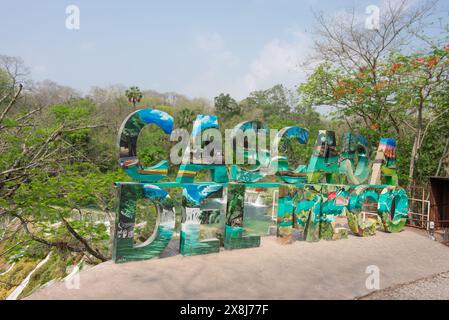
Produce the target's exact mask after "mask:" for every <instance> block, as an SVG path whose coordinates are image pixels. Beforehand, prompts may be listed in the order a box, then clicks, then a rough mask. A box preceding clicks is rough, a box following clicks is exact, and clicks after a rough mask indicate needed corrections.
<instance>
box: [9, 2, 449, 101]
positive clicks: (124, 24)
mask: <svg viewBox="0 0 449 320" xmlns="http://www.w3.org/2000/svg"><path fill="white" fill-rule="evenodd" d="M446 1H447V0H446ZM379 2H380V1H349V0H340V1H318V0H303V1H300V0H226V1H225V0H221V1H214V0H208V1H206V0H189V1H186V0H184V1H182V0H165V1H156V0H147V1H138V0H134V1H132V0H129V1H105V0H102V1H100V0H96V1H93V0H91V1H82V0H71V1H61V0H53V1H51V0H39V1H32V0H29V1H23V0H14V1H12V0H0V39H1V41H0V54H4V55H10V56H18V57H21V58H22V59H23V60H24V62H25V64H26V65H27V66H29V68H30V71H31V76H32V79H33V80H35V81H42V80H45V79H49V80H52V81H55V82H57V83H59V84H62V85H67V86H71V87H73V88H75V89H78V90H79V91H81V92H83V93H87V92H88V91H89V88H91V87H92V86H108V85H114V84H123V85H125V86H132V85H137V86H139V87H140V88H141V89H143V90H147V89H152V90H156V91H159V92H168V91H175V92H177V93H181V94H184V95H186V96H188V97H190V98H193V97H205V98H208V99H213V97H215V96H217V95H218V94H220V93H222V92H224V93H230V94H231V96H233V97H234V98H236V99H242V98H244V97H246V96H247V95H248V94H249V93H250V92H251V91H254V90H263V89H268V88H270V87H271V86H273V85H275V84H278V83H281V84H283V85H285V86H286V87H288V88H293V87H294V86H295V85H297V84H299V83H301V82H303V81H304V80H305V79H306V75H307V70H305V69H304V68H302V67H300V64H303V63H306V64H307V62H308V60H307V57H308V55H309V54H310V53H311V44H312V39H313V34H312V31H313V28H312V26H313V24H314V17H313V12H319V11H323V12H325V13H328V14H332V13H335V12H338V11H340V10H343V9H344V8H347V7H352V6H354V5H355V6H356V10H358V11H360V14H361V15H367V16H368V14H366V12H365V10H366V8H367V6H368V5H372V4H374V5H379ZM69 5H76V6H77V7H78V8H79V29H73V28H72V29H70V28H67V26H66V22H67V21H66V20H67V19H69V22H73V20H71V19H70V18H71V17H72V15H71V13H72V12H69V13H66V9H67V6H69Z"/></svg>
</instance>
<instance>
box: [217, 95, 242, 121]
mask: <svg viewBox="0 0 449 320" xmlns="http://www.w3.org/2000/svg"><path fill="white" fill-rule="evenodd" d="M214 107H215V112H216V114H217V116H219V117H220V118H223V120H226V119H229V118H231V117H232V116H235V115H238V114H240V112H241V109H240V106H239V104H238V103H237V101H235V100H234V99H233V98H231V96H230V95H229V94H224V93H221V94H220V95H219V96H218V97H215V98H214Z"/></svg>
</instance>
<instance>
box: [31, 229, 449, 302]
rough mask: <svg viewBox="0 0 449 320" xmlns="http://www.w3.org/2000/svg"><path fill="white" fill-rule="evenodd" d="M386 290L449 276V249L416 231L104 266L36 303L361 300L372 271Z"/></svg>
mask: <svg viewBox="0 0 449 320" xmlns="http://www.w3.org/2000/svg"><path fill="white" fill-rule="evenodd" d="M371 265H375V266H377V267H378V268H379V270H380V289H384V288H388V287H391V286H395V285H398V284H401V283H408V282H411V281H414V280H416V279H420V278H423V277H428V276H430V275H433V274H436V273H441V272H444V271H447V270H448V267H449V248H448V247H446V246H443V245H441V244H439V243H437V242H435V241H431V240H429V239H428V238H426V237H423V236H422V235H420V234H417V233H415V232H412V231H404V232H401V233H398V234H387V233H383V232H378V233H377V235H376V236H374V237H369V238H358V237H350V238H349V239H346V240H339V241H320V242H317V243H306V242H295V243H293V244H290V245H283V244H280V243H279V242H278V241H277V240H276V238H274V237H266V238H263V239H262V244H261V247H260V248H252V249H243V250H233V251H222V252H220V253H217V254H210V255H203V256H194V257H182V256H180V255H176V256H169V257H166V258H162V259H155V260H149V261H142V262H131V263H126V264H119V265H116V264H113V263H112V262H106V263H102V264H100V265H98V266H96V267H94V268H91V269H89V270H86V271H84V272H81V274H80V279H79V280H80V281H79V283H80V287H79V289H68V288H66V286H65V285H64V283H56V284H53V285H51V286H50V287H47V288H43V289H41V290H39V291H37V292H35V293H34V294H33V295H32V296H31V297H30V298H31V299H354V298H356V297H360V296H364V295H366V294H368V293H370V292H372V290H370V289H368V288H367V287H366V280H367V277H368V276H369V274H367V273H366V269H367V267H368V266H371Z"/></svg>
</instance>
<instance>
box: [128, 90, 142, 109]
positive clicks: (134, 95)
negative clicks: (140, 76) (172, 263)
mask: <svg viewBox="0 0 449 320" xmlns="http://www.w3.org/2000/svg"><path fill="white" fill-rule="evenodd" d="M125 95H126V97H127V98H128V101H129V102H131V103H132V104H133V108H134V110H136V104H137V103H139V102H140V100H141V99H142V97H143V94H142V92H141V91H140V89H139V87H130V88H129V89H127V90H126V93H125Z"/></svg>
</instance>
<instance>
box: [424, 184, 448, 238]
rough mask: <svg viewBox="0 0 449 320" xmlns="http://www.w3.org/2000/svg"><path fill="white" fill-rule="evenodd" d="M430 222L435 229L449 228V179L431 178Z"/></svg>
mask: <svg viewBox="0 0 449 320" xmlns="http://www.w3.org/2000/svg"><path fill="white" fill-rule="evenodd" d="M429 180H430V213H429V215H430V216H429V220H430V221H434V222H435V229H442V228H449V177H446V178H445V177H430V178H429Z"/></svg>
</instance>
